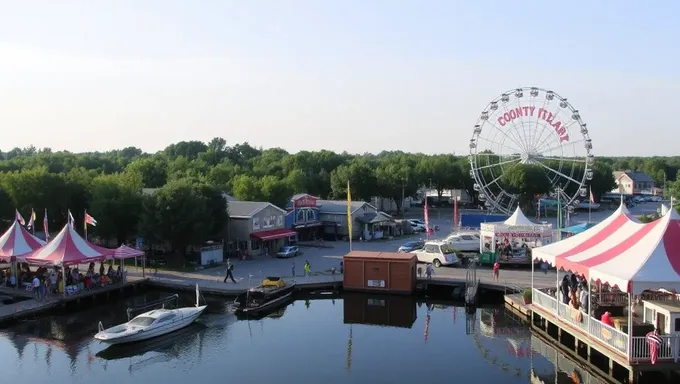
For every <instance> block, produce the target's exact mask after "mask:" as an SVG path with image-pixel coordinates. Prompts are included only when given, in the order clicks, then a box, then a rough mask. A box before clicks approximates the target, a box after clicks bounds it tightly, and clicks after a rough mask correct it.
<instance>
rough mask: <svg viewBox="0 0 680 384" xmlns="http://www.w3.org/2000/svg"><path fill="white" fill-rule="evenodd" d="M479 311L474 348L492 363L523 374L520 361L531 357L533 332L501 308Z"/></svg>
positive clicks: (515, 373) (517, 373)
mask: <svg viewBox="0 0 680 384" xmlns="http://www.w3.org/2000/svg"><path fill="white" fill-rule="evenodd" d="M480 312H481V313H480V314H481V316H480V319H479V331H478V332H474V333H473V340H474V342H475V346H476V347H477V348H478V349H479V350H480V352H481V353H482V356H483V357H484V359H485V360H486V361H488V362H489V364H491V365H494V366H497V367H499V368H501V369H503V370H504V371H508V372H511V373H513V374H514V375H516V376H518V375H521V373H522V366H523V364H518V362H519V359H522V358H525V357H529V356H530V355H531V349H530V347H529V340H530V339H529V337H530V335H531V331H530V330H529V329H528V327H527V326H525V325H523V324H522V323H521V321H520V320H518V319H515V318H513V317H512V316H511V315H510V314H509V313H508V312H506V311H504V310H502V309H500V310H499V309H489V308H482V309H480ZM480 336H482V337H480Z"/></svg>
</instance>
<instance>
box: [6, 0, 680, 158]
mask: <svg viewBox="0 0 680 384" xmlns="http://www.w3.org/2000/svg"><path fill="white" fill-rule="evenodd" d="M0 9H2V11H1V12H0V150H4V151H7V150H9V149H11V148H13V147H27V146H30V145H33V146H35V147H38V148H43V147H50V148H52V149H53V150H69V151H74V152H82V151H95V150H97V151H103V150H109V149H117V148H123V147H127V146H136V147H139V148H141V149H143V150H145V151H148V152H154V151H158V150H160V149H163V148H164V147H166V146H167V145H168V144H171V143H173V142H177V141H181V140H201V141H209V140H210V139H211V138H213V137H216V136H219V137H223V138H225V139H226V140H227V143H228V144H230V145H233V144H236V143H242V142H245V141H247V142H249V143H250V144H251V145H254V146H262V147H264V148H269V147H281V148H284V149H286V150H288V151H291V152H297V151H300V150H319V149H329V150H333V151H339V152H341V151H348V152H351V153H363V152H373V153H376V152H380V151H383V150H403V151H407V152H423V153H454V154H457V155H463V154H467V153H468V152H469V149H468V145H469V140H470V138H471V137H472V131H473V127H474V125H475V124H476V122H477V119H478V118H479V116H480V114H481V112H482V111H483V110H484V108H485V107H486V106H487V104H488V103H489V101H491V100H493V99H495V98H496V97H498V96H499V95H500V94H502V93H503V92H505V91H507V90H510V89H514V88H517V87H523V86H537V87H541V88H545V89H550V90H554V91H555V92H557V93H558V94H559V95H562V96H564V97H566V98H568V100H569V102H570V103H571V104H572V105H573V106H574V108H576V109H578V110H579V113H580V115H581V117H582V119H583V120H584V121H585V122H586V123H587V124H588V128H589V131H590V137H591V139H592V143H593V154H594V155H595V156H598V155H599V156H615V155H620V156H623V155H627V156H652V155H659V156H672V155H678V152H677V141H675V140H672V139H671V140H668V139H665V138H672V137H674V133H675V129H677V128H678V123H677V122H678V117H677V116H678V112H677V110H675V107H673V104H674V103H675V101H674V98H675V97H679V95H680V65H678V62H679V61H680V53H679V52H680V51H679V50H678V48H677V47H678V46H679V45H678V44H679V43H678V37H680V23H678V22H677V15H679V14H680V2H676V1H661V0H659V1H654V0H652V1H649V2H646V3H640V2H638V1H627V0H621V1H616V2H614V1H597V0H591V1H577V0H573V1H568V2H564V1H562V2H557V1H545V0H543V1H541V0H536V1H532V0H520V1H514V2H509V1H484V0H477V1H457V0H448V1H435V0H420V1H417V0H414V1H406V0H404V1H399V0H384V1H380V0H356V1H354V0H343V1H332V0H308V1H305V0H297V1H294V0H271V1H267V0H247V1H246V0H242V1H227V0H224V1H216V0H215V1H211V0H203V1H190V0H186V1H180V0H145V1H139V0H70V1H69V0H63V1H53V0H44V1H38V0H23V1H12V0H0Z"/></svg>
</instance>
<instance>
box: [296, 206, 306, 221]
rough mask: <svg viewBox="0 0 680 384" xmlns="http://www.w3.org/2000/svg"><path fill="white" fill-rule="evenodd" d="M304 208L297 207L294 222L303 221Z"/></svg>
mask: <svg viewBox="0 0 680 384" xmlns="http://www.w3.org/2000/svg"><path fill="white" fill-rule="evenodd" d="M305 212H306V210H305V209H298V210H297V211H296V212H295V222H296V223H304V222H305Z"/></svg>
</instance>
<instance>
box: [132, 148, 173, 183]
mask: <svg viewBox="0 0 680 384" xmlns="http://www.w3.org/2000/svg"><path fill="white" fill-rule="evenodd" d="M125 170H126V171H127V172H135V173H138V174H139V175H140V176H141V178H142V182H143V183H144V187H145V188H160V187H162V186H163V185H165V183H166V182H167V181H168V162H167V160H166V159H165V158H164V157H163V156H151V157H144V158H139V159H136V160H134V161H132V162H131V163H130V164H128V165H127V167H126V169H125Z"/></svg>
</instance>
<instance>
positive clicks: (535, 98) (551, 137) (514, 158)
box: [469, 87, 594, 214]
mask: <svg viewBox="0 0 680 384" xmlns="http://www.w3.org/2000/svg"><path fill="white" fill-rule="evenodd" d="M592 148H593V146H592V141H591V139H590V136H589V134H588V128H587V126H586V123H584V122H583V119H582V118H581V115H580V114H579V111H578V110H577V109H575V108H574V107H573V106H572V105H571V104H570V103H569V102H568V101H567V99H566V98H564V97H562V96H560V95H558V94H557V93H555V92H554V91H551V90H546V89H542V88H538V87H524V88H517V89H513V90H510V91H507V92H504V93H502V94H501V95H500V96H498V97H496V98H495V99H494V100H492V101H491V102H490V103H489V104H487V106H486V108H484V110H483V111H482V113H481V114H480V116H479V118H478V119H477V122H476V124H475V126H474V130H473V134H472V139H470V155H469V161H470V176H471V177H472V178H473V179H474V181H475V184H474V189H475V190H476V191H478V192H479V195H478V198H479V200H480V201H483V202H484V204H485V206H486V207H487V208H489V209H491V210H494V211H499V212H503V213H506V214H510V212H511V211H513V210H514V209H515V208H516V205H517V202H518V196H516V195H515V194H513V193H510V192H508V191H507V190H506V188H505V187H504V186H503V185H502V176H503V174H504V173H506V172H507V171H508V170H509V169H510V168H511V167H514V166H516V165H521V164H525V165H534V166H537V167H539V168H541V169H543V170H544V172H545V177H546V178H548V180H549V182H550V184H551V186H552V189H553V190H555V191H556V192H555V194H556V196H555V197H556V198H558V199H560V200H562V201H563V202H564V203H565V204H571V205H578V204H579V203H580V201H579V200H578V197H579V196H585V195H586V188H585V184H586V183H587V182H588V181H589V180H591V179H592V175H593V172H592V170H591V167H592V164H593V161H594V157H593V155H592V153H591V150H592Z"/></svg>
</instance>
